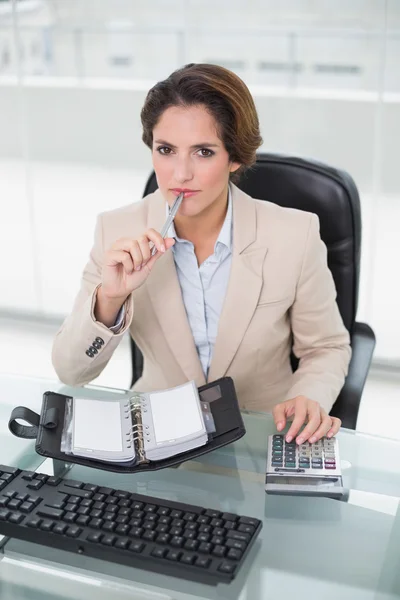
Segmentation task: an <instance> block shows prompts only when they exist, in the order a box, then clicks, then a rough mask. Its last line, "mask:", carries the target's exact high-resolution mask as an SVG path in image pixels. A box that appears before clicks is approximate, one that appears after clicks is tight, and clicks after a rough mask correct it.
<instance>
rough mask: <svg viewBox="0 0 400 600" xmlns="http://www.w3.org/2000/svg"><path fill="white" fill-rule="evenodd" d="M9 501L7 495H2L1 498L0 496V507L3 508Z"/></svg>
mask: <svg viewBox="0 0 400 600" xmlns="http://www.w3.org/2000/svg"><path fill="white" fill-rule="evenodd" d="M9 502H10V498H7V496H3V497H2V498H0V508H4V507H5V506H7V504H8V503H9Z"/></svg>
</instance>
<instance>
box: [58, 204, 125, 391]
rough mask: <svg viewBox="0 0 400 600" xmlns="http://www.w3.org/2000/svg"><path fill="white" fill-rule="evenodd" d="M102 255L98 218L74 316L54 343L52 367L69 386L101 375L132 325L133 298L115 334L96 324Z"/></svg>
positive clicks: (74, 306)
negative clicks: (95, 310) (95, 312)
mask: <svg viewBox="0 0 400 600" xmlns="http://www.w3.org/2000/svg"><path fill="white" fill-rule="evenodd" d="M103 253H104V248H103V220H102V215H99V217H98V218H97V223H96V229H95V235H94V244H93V247H92V250H91V252H90V256H89V261H88V263H87V264H86V266H85V268H84V271H83V275H82V279H81V286H80V290H79V292H78V295H77V297H76V299H75V302H74V305H73V308H72V312H71V314H70V315H69V316H68V317H67V318H66V319H65V321H64V322H63V324H62V326H61V327H60V329H59V330H58V332H57V334H56V337H55V339H54V342H53V349H52V362H53V366H54V368H55V370H56V373H57V375H58V377H59V378H60V380H61V381H62V382H63V383H65V384H67V385H84V384H86V383H89V382H90V381H92V380H93V379H95V378H96V377H97V376H98V375H100V373H101V372H102V370H103V369H104V367H105V366H106V365H107V363H108V361H109V360H110V358H111V356H112V354H113V352H114V350H115V349H116V348H117V346H118V344H119V343H120V341H121V339H122V337H123V335H124V333H125V331H126V330H127V329H129V327H130V324H131V322H132V316H133V299H132V296H129V297H128V298H127V300H126V301H125V303H124V309H125V319H124V323H123V326H122V327H121V328H120V329H118V330H117V332H116V333H114V332H113V331H112V330H111V329H109V328H108V327H106V326H105V325H103V324H102V323H100V322H98V321H96V318H95V316H94V307H95V304H96V295H97V289H98V287H99V286H100V284H101V265H102V262H103ZM96 338H98V339H97V340H96ZM95 342H96V344H95V345H93V344H94V343H95Z"/></svg>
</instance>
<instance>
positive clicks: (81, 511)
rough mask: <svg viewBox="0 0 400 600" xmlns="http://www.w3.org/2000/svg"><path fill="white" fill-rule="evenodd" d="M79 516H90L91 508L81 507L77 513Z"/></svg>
mask: <svg viewBox="0 0 400 600" xmlns="http://www.w3.org/2000/svg"><path fill="white" fill-rule="evenodd" d="M76 512H77V513H78V515H88V514H89V513H90V508H89V506H80V507H79V508H78V510H77V511H76Z"/></svg>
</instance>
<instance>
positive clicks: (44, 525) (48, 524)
mask: <svg viewBox="0 0 400 600" xmlns="http://www.w3.org/2000/svg"><path fill="white" fill-rule="evenodd" d="M53 526H54V523H53V521H49V520H48V519H45V520H44V521H42V522H41V523H40V529H41V530H42V531H51V530H52V528H53Z"/></svg>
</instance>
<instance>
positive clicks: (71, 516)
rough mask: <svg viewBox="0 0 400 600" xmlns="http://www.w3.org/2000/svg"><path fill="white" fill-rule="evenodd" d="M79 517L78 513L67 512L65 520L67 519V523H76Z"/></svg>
mask: <svg viewBox="0 0 400 600" xmlns="http://www.w3.org/2000/svg"><path fill="white" fill-rule="evenodd" d="M77 518H78V515H77V514H76V513H73V512H67V513H65V515H64V516H63V521H65V522H66V523H74V522H75V521H76V519H77Z"/></svg>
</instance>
